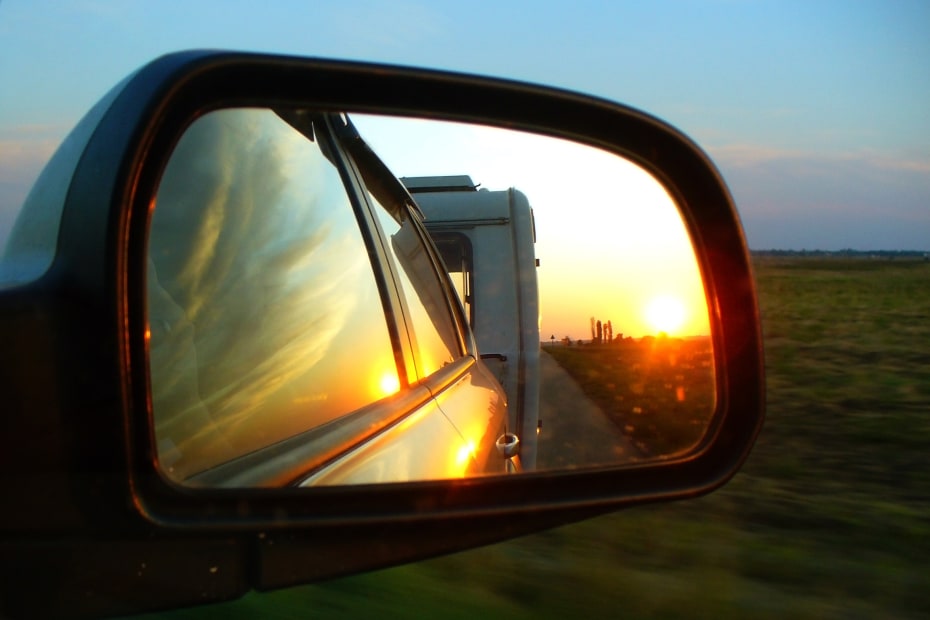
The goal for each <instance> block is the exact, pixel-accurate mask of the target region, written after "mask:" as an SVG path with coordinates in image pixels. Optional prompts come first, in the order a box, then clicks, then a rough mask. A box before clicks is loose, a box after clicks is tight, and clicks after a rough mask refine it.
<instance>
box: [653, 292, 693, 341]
mask: <svg viewBox="0 0 930 620" xmlns="http://www.w3.org/2000/svg"><path fill="white" fill-rule="evenodd" d="M644 312H645V314H646V320H647V321H648V322H649V324H650V325H652V327H653V329H655V333H656V334H667V335H669V336H678V335H679V330H680V329H681V327H682V325H684V322H685V317H686V311H685V305H684V303H682V301H681V299H679V298H678V297H676V296H674V295H660V296H658V297H655V298H653V299H652V300H651V301H650V302H649V303H648V304H647V305H646V307H645V309H644Z"/></svg>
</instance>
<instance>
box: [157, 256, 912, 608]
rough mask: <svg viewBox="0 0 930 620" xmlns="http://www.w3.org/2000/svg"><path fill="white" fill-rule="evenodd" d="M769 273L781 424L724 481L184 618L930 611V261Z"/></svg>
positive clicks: (805, 266)
mask: <svg viewBox="0 0 930 620" xmlns="http://www.w3.org/2000/svg"><path fill="white" fill-rule="evenodd" d="M755 268H756V275H757V279H758V284H759V294H760V302H761V308H762V320H763V328H764V330H765V338H766V362H767V366H768V399H769V403H768V415H767V420H766V425H765V428H764V430H763V431H762V434H761V436H760V437H759V440H758V442H757V444H756V447H755V449H754V450H753V453H752V455H751V456H750V458H749V461H748V462H747V463H746V465H745V466H744V468H743V470H742V471H741V472H740V473H739V474H738V475H737V476H736V477H735V478H734V479H733V480H732V481H731V482H730V483H729V484H728V485H727V486H726V487H724V488H723V489H720V490H719V491H717V492H715V493H713V494H711V495H709V496H706V497H703V498H700V499H696V500H690V501H685V502H678V503H673V504H665V505H656V506H645V507H639V508H635V509H631V510H626V511H623V512H619V513H614V514H610V515H605V516H602V517H599V518H597V519H593V520H589V521H585V522H582V523H578V524H574V525H570V526H566V527H562V528H559V529H556V530H552V531H548V532H543V533H540V534H536V535H533V536H527V537H525V538H521V539H518V540H513V541H509V542H505V543H501V544H498V545H494V546H490V547H486V548H483V549H477V550H473V551H469V552H465V553H460V554H456V555H452V556H447V557H443V558H437V559H434V560H430V561H426V562H421V563H418V564H413V565H409V566H402V567H398V568H394V569H389V570H383V571H378V572H374V573H369V574H366V575H360V576H355V577H351V578H345V579H340V580H336V581H332V582H329V583H323V584H317V585H313V586H304V587H299V588H292V589H289V590H284V591H280V592H273V593H266V594H260V595H258V594H256V595H249V596H247V597H246V598H244V599H243V600H241V601H237V602H234V603H230V604H226V605H222V606H216V607H210V608H207V609H204V610H188V611H183V612H178V613H175V614H172V617H202V616H204V615H211V616H212V615H214V614H218V613H221V614H222V615H223V616H225V617H229V618H239V617H263V618H296V617H301V618H307V617H358V618H363V617H365V618H367V617H379V618H434V617H442V618H447V619H451V618H475V617H484V618H508V619H522V618H526V619H530V618H533V619H540V618H571V617H595V618H599V617H604V618H606V617H618V618H756V619H759V618H762V619H764V618H773V619H774V618H786V617H790V618H795V619H806V618H810V619H814V618H816V619H818V620H821V619H831V618H833V619H837V620H839V619H843V620H847V619H850V618H927V617H928V616H930V570H928V558H930V460H928V455H930V262H927V261H926V260H923V259H921V258H916V259H900V258H896V259H895V260H887V259H877V260H876V259H869V258H859V257H855V258H849V257H823V256H814V257H784V256H765V257H759V258H757V259H756V265H755ZM450 535H454V533H450ZM308 561H313V559H312V558H308Z"/></svg>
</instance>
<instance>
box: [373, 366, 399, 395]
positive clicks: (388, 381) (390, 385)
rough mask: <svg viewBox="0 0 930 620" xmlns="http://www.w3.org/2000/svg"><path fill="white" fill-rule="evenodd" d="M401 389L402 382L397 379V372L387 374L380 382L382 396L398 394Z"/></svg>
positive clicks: (379, 388)
mask: <svg viewBox="0 0 930 620" xmlns="http://www.w3.org/2000/svg"><path fill="white" fill-rule="evenodd" d="M399 389H400V381H398V379H397V371H393V370H392V371H390V372H386V373H384V374H383V375H381V379H379V380H378V390H379V392H380V395H381V396H390V395H391V394H396V393H397V391H398V390H399Z"/></svg>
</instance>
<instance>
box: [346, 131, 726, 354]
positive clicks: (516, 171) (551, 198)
mask: <svg viewBox="0 0 930 620" xmlns="http://www.w3.org/2000/svg"><path fill="white" fill-rule="evenodd" d="M352 118H353V119H354V121H355V124H356V125H357V126H358V128H359V131H360V133H361V134H362V136H363V137H364V138H365V140H366V141H367V142H368V143H369V144H370V145H371V147H372V148H373V149H374V151H375V152H376V153H378V154H379V156H380V157H381V158H382V159H383V160H384V161H385V163H386V164H387V165H388V167H389V168H390V169H391V171H392V172H393V173H394V174H395V175H397V176H399V177H406V176H430V175H436V176H441V175H462V174H465V175H469V176H470V177H471V179H472V180H473V181H474V182H475V183H476V184H479V187H480V189H488V190H490V191H499V190H506V189H509V188H515V189H517V190H519V191H521V192H522V193H523V194H525V195H526V197H527V198H528V200H529V203H530V205H531V206H532V208H533V211H534V214H535V223H536V235H537V242H536V256H537V257H538V259H539V262H540V265H539V268H538V271H537V274H538V278H539V295H540V340H542V341H547V340H550V339H551V337H552V336H554V337H555V339H556V340H561V339H562V338H565V337H567V338H570V339H572V340H579V339H580V340H587V339H589V338H591V337H592V334H591V333H590V329H589V319H590V317H592V316H593V317H595V319H596V320H601V321H602V322H603V323H606V322H607V321H610V322H611V324H612V326H613V334H614V336H615V337H616V336H618V335H620V334H623V335H624V336H632V337H641V336H644V335H650V334H652V335H655V334H656V333H657V330H656V329H655V328H654V326H653V325H651V324H650V322H649V320H648V319H647V318H646V317H645V316H644V315H643V312H644V308H645V307H646V306H647V305H648V304H649V303H650V301H651V300H652V299H654V298H656V297H657V296H660V295H665V296H669V295H672V296H675V297H676V298H678V299H680V300H681V303H682V305H683V307H684V308H686V310H687V312H686V313H685V315H686V316H685V317H684V318H683V320H682V323H681V325H680V326H678V327H676V328H673V329H667V330H665V331H668V332H669V333H671V332H674V335H676V336H677V335H683V336H692V335H695V336H697V335H707V334H708V333H709V325H708V321H707V304H706V301H705V297H704V288H703V286H702V284H701V280H700V275H699V272H698V268H697V263H696V261H695V258H694V252H693V249H692V246H691V242H690V240H689V237H688V234H687V232H686V230H685V227H684V224H683V222H682V219H681V216H680V215H679V213H678V209H677V208H676V207H675V205H674V203H673V201H672V199H671V198H670V196H669V195H668V192H667V191H666V190H665V188H664V187H662V185H660V184H659V183H658V182H657V181H656V180H655V179H654V178H653V177H652V175H650V174H649V173H648V172H646V171H645V170H643V169H642V168H640V167H639V166H637V165H636V164H633V163H631V162H629V161H627V160H625V159H623V158H621V157H618V156H617V155H614V154H612V153H608V152H606V151H603V150H600V149H597V148H594V147H590V146H587V145H581V144H577V143H574V142H570V141H567V140H562V139H557V138H552V137H548V136H539V135H535V134H528V133H525V132H517V131H510V130H505V129H499V128H492V127H486V126H480V125H466V124H460V123H446V122H438V121H424V120H418V119H409V118H408V119H403V118H391V117H379V116H368V115H354V114H353V115H352Z"/></svg>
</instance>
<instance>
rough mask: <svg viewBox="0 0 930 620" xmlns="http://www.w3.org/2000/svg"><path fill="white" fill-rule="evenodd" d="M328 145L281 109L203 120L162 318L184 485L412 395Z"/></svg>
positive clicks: (178, 209)
mask: <svg viewBox="0 0 930 620" xmlns="http://www.w3.org/2000/svg"><path fill="white" fill-rule="evenodd" d="M318 142H319V140H317V142H312V141H310V140H308V139H307V138H306V137H305V136H304V135H302V134H301V133H300V132H298V131H296V130H295V129H294V128H292V127H291V126H290V125H288V124H287V123H286V122H284V121H283V120H282V119H281V118H279V117H278V116H277V115H276V114H275V113H274V112H272V111H270V110H243V109H239V110H223V111H218V112H214V113H211V114H208V115H206V116H204V117H202V118H201V119H199V120H198V121H196V122H195V123H194V124H193V125H192V126H191V127H190V128H189V129H188V131H187V132H186V133H185V134H184V136H183V137H182V139H181V141H180V142H179V144H178V145H177V148H176V150H175V152H174V153H173V155H172V157H171V159H170V161H169V163H168V166H167V168H166V170H165V173H164V176H163V179H162V182H161V185H160V187H159V191H158V196H157V203H156V208H155V211H154V214H153V218H152V228H151V237H150V246H149V262H148V310H149V323H150V373H151V382H152V406H153V411H154V423H155V435H156V439H157V442H158V453H159V460H160V463H161V466H162V468H163V469H164V471H165V472H166V473H167V474H168V475H169V476H170V477H172V478H175V479H178V480H183V479H185V478H187V477H189V476H190V475H193V474H196V473H198V472H201V471H203V470H205V469H208V468H210V467H212V466H214V465H217V464H220V463H223V462H225V461H228V460H230V459H232V458H235V457H237V456H240V455H243V454H246V453H248V452H251V451H254V450H257V449H260V448H262V447H265V446H268V445H270V444H273V443H275V442H278V441H280V440H282V439H285V438H288V437H290V436H292V435H295V434H297V433H300V432H302V431H305V430H307V429H310V428H312V427H314V426H317V425H320V424H323V423H325V422H327V421H329V420H332V419H334V418H336V417H339V416H341V415H343V414H346V413H347V412H351V411H353V410H355V409H357V408H359V407H361V406H363V405H366V404H368V403H370V402H373V401H375V400H378V399H380V398H382V397H384V396H386V395H387V394H389V393H392V392H395V391H397V389H399V385H400V383H399V380H398V375H397V368H396V365H395V362H394V355H393V350H392V347H391V343H390V338H389V335H388V331H387V325H386V322H385V316H384V312H383V310H382V305H381V301H380V296H379V294H378V290H377V285H376V282H375V279H374V276H373V273H372V268H371V263H370V262H369V260H368V253H367V251H366V248H365V245H364V243H363V240H362V237H361V234H360V231H359V229H358V224H357V220H356V218H355V215H354V213H353V210H352V207H351V205H350V203H349V200H348V198H347V196H346V191H345V188H344V186H343V184H342V181H341V179H340V177H339V174H338V171H337V170H336V169H335V168H334V166H333V164H332V163H331V162H330V161H329V160H327V159H326V157H325V156H324V155H323V154H322V153H321V151H320V148H319V146H318ZM348 367H350V368H353V373H351V374H348V373H345V372H344V369H345V368H348Z"/></svg>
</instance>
